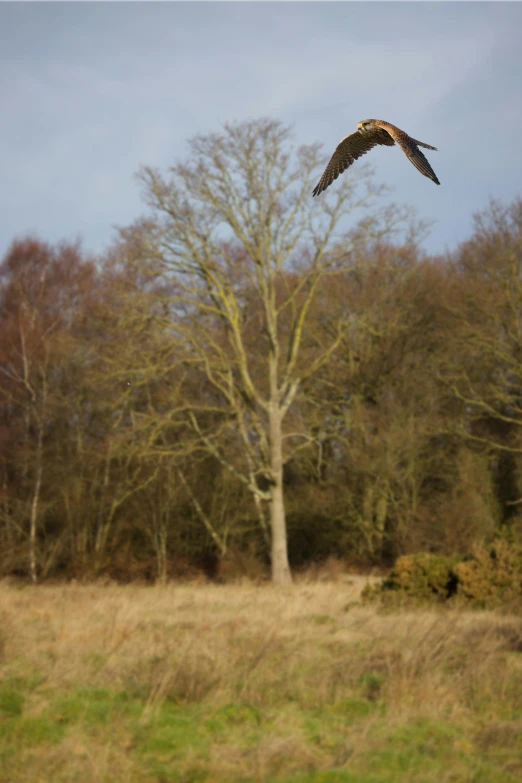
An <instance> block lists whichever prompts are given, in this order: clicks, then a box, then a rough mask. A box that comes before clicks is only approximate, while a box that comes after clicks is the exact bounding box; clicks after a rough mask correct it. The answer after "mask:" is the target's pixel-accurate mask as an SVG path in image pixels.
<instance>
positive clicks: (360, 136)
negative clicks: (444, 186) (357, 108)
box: [313, 120, 440, 196]
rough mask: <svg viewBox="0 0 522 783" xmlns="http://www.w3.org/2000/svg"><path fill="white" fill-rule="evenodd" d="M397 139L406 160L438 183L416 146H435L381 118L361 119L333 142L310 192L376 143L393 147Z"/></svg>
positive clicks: (323, 185)
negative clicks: (324, 166) (327, 160)
mask: <svg viewBox="0 0 522 783" xmlns="http://www.w3.org/2000/svg"><path fill="white" fill-rule="evenodd" d="M395 143H397V144H398V145H399V147H400V148H401V150H402V151H403V152H404V154H405V155H406V157H407V158H408V160H410V161H411V163H413V165H414V166H415V168H416V169H418V170H419V171H420V173H421V174H424V176H425V177H428V178H429V179H431V181H432V182H434V183H435V184H436V185H440V182H439V180H438V179H437V176H436V174H435V172H434V171H433V169H432V168H431V166H430V164H429V163H428V161H427V160H426V158H425V157H424V155H423V154H422V152H421V151H420V149H419V145H420V146H421V147H426V149H428V150H436V149H437V147H432V146H431V144H425V142H423V141H418V139H412V138H411V136H408V134H407V133H405V132H404V131H402V130H401V129H400V128H397V127H396V126H395V125H392V124H391V123H390V122H385V121H384V120H363V121H362V122H359V123H358V125H357V130H356V131H355V133H350V135H349V136H346V137H345V138H344V139H343V140H342V141H341V143H340V144H339V145H338V146H337V149H336V150H335V152H334V154H333V155H332V157H331V158H330V162H329V164H328V166H327V167H326V168H325V170H324V173H323V176H322V177H321V179H320V180H319V182H318V183H317V185H316V186H315V188H314V190H313V195H314V196H318V195H319V193H322V192H323V190H326V188H327V187H329V186H330V185H331V184H332V182H333V181H334V179H337V177H338V176H339V174H342V173H343V171H345V169H347V168H348V166H351V165H352V163H353V162H354V161H355V160H357V158H360V157H361V155H366V153H367V152H369V151H370V150H371V149H372V148H373V147H375V146H377V144H385V145H386V146H387V147H393V145H394V144H395Z"/></svg>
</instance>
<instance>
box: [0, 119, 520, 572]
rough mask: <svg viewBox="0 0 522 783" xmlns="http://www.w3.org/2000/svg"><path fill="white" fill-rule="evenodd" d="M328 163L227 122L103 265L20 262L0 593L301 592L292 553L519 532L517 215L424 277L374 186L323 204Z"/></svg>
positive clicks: (275, 130)
mask: <svg viewBox="0 0 522 783" xmlns="http://www.w3.org/2000/svg"><path fill="white" fill-rule="evenodd" d="M320 162H321V158H320V155H319V151H318V149H317V148H315V147H310V148H306V149H303V148H301V149H299V150H293V149H292V147H291V139H290V136H289V133H288V131H287V129H285V128H283V127H282V126H281V125H279V124H278V123H273V122H267V121H259V122H254V123H247V124H242V125H237V126H227V127H226V128H225V130H224V132H223V133H222V134H221V135H213V136H208V137H198V138H197V139H195V140H193V142H192V148H191V158H190V161H189V162H188V163H184V164H179V165H178V166H177V167H174V168H173V169H172V171H171V172H170V173H169V178H166V177H163V176H162V175H160V174H159V173H158V172H155V171H152V170H149V169H144V170H143V171H142V173H141V180H142V183H143V185H144V189H145V197H146V201H147V203H148V205H149V207H150V212H149V214H148V216H147V217H146V218H144V219H141V220H139V221H137V222H136V223H135V224H134V225H132V226H130V227H129V228H127V229H124V230H122V231H121V232H120V238H119V240H118V242H117V243H116V244H115V246H114V247H113V248H112V249H111V250H110V251H109V252H108V253H107V254H106V255H105V256H104V257H101V258H97V259H95V260H93V259H90V258H88V257H87V256H86V255H85V254H84V253H83V251H82V249H81V247H80V246H78V245H71V244H61V245H57V246H50V245H49V244H47V243H45V242H44V241H42V240H40V239H35V238H30V237H27V238H22V239H17V240H15V241H14V242H13V244H12V246H11V248H10V249H9V251H8V252H7V254H6V256H5V257H4V259H3V261H2V263H1V267H0V334H1V339H0V575H8V574H17V575H20V576H23V577H28V578H31V579H33V580H34V581H36V580H38V581H40V580H45V579H49V578H52V577H53V578H56V577H66V578H72V577H76V578H94V577H99V576H101V575H108V576H110V577H112V578H115V579H122V580H129V579H133V578H140V579H143V578H145V579H166V578H169V577H175V576H180V577H184V576H187V575H191V574H194V573H195V572H197V571H198V569H202V570H205V571H206V572H207V573H208V574H210V575H212V574H214V575H216V574H218V573H219V568H220V567H221V568H223V567H225V565H226V564H227V563H228V564H229V565H228V567H231V568H232V567H234V568H237V569H238V570H241V568H244V569H245V571H246V572H247V573H249V574H250V575H261V574H262V573H265V570H266V568H267V567H268V565H269V564H270V563H271V565H272V577H273V578H274V580H275V581H276V582H280V583H281V582H285V581H288V579H289V570H288V569H287V566H286V563H285V559H287V560H288V561H289V563H290V566H292V567H300V566H306V565H307V564H310V563H311V562H316V561H318V560H320V559H322V558H326V557H328V556H329V555H335V556H338V557H342V558H347V559H348V560H350V561H352V562H353V563H357V564H370V563H371V564H380V565H388V564H389V563H390V562H391V561H392V560H393V559H394V558H395V557H396V556H398V555H399V554H403V553H407V552H413V551H419V550H424V551H429V552H434V553H440V554H449V553H455V552H465V551H467V550H468V549H469V548H470V547H471V545H472V544H473V542H476V541H484V540H487V539H488V537H491V536H492V535H493V534H494V533H495V532H497V531H498V530H499V529H501V528H502V527H506V526H511V527H513V526H514V527H516V526H517V525H518V524H519V523H518V519H519V516H518V515H519V512H520V511H521V510H522V462H521V453H522V438H521V428H520V425H521V424H522V200H517V201H515V202H514V203H513V204H511V205H509V206H501V205H498V204H495V203H492V204H490V206H489V207H488V208H487V209H486V210H485V211H484V213H482V214H481V215H479V216H477V217H476V218H475V225H474V230H473V234H472V236H471V238H470V239H469V240H468V241H467V242H465V243H464V244H462V245H461V246H460V247H458V248H457V249H456V250H454V251H453V252H452V253H450V254H449V255H448V256H447V257H444V258H427V257H426V256H425V254H424V253H423V252H422V250H421V249H420V244H419V241H418V239H417V234H416V231H415V224H414V223H412V221H411V219H410V217H409V216H408V215H407V214H404V213H403V212H401V211H400V210H395V209H390V208H389V207H388V208H384V207H379V206H378V202H376V200H375V194H376V192H377V189H376V188H375V186H374V185H373V182H372V180H371V177H370V175H369V174H368V173H367V172H365V171H364V170H363V169H362V168H361V167H360V168H359V169H358V171H357V177H356V178H355V179H349V178H348V177H347V176H346V175H345V176H346V179H345V181H344V182H343V181H342V178H341V179H340V180H339V181H338V183H336V186H335V189H334V188H332V189H331V190H332V191H333V192H332V194H331V195H329V196H328V199H329V200H328V199H326V198H325V199H323V201H322V202H320V201H319V199H314V200H312V199H311V198H310V192H311V188H310V183H312V182H313V177H314V175H315V173H316V171H317V166H318V165H319V163H320ZM356 183H358V184H356ZM323 195H324V194H323ZM347 218H350V220H349V221H347ZM347 226H348V228H347ZM399 230H400V233H397V231H399ZM286 546H287V549H286ZM224 564H225V565H224Z"/></svg>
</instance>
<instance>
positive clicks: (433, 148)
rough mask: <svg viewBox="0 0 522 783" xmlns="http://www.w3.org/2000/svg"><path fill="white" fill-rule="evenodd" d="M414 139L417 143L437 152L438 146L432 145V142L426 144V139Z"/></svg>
mask: <svg viewBox="0 0 522 783" xmlns="http://www.w3.org/2000/svg"><path fill="white" fill-rule="evenodd" d="M413 141H414V142H415V144H418V145H419V147H426V149H427V150H435V152H436V151H437V147H432V146H431V144H426V142H424V141H419V140H418V139H413Z"/></svg>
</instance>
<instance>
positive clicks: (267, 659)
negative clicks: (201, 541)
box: [0, 578, 522, 783]
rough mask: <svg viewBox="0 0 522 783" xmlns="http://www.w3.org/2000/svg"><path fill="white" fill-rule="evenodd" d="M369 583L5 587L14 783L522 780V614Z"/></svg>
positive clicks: (4, 744)
mask: <svg viewBox="0 0 522 783" xmlns="http://www.w3.org/2000/svg"><path fill="white" fill-rule="evenodd" d="M364 583H365V580H361V579H356V578H354V579H353V580H345V581H342V580H340V581H336V582H330V583H321V582H316V583H305V582H302V583H300V584H297V585H295V586H294V587H293V588H291V589H287V590H274V589H272V588H271V587H269V586H253V585H252V586H251V585H236V586H233V585H223V586H217V585H216V586H210V585H199V586H198V585H194V586H178V585H169V586H166V587H138V586H126V587H120V586H114V585H109V586H101V585H100V586H82V585H64V586H42V587H17V586H15V585H9V584H3V585H0V781H1V782H2V783H22V781H23V783H39V782H40V781H41V782H42V783H44V782H47V781H49V783H50V782H51V781H52V783H60V782H62V781H63V782H64V781H71V783H72V781H78V783H86V782H87V781H89V783H102V782H103V781H107V782H110V783H123V781H125V783H138V781H139V783H156V782H157V783H159V782H160V781H161V782H163V781H176V782H179V783H192V782H193V783H196V782H198V783H199V782H200V781H209V783H210V781H212V782H216V783H220V782H223V783H225V782H226V783H228V782H229V781H230V783H239V781H242V782H244V783H246V782H247V781H266V782H267V783H268V782H269V781H288V782H289V783H290V781H291V783H309V782H311V781H316V782H317V783H321V782H322V783H334V782H336V781H339V783H343V782H346V783H397V782H400V783H411V782H412V781H416V782H417V781H418V782H419V783H420V782H421V781H422V783H450V781H453V782H454V783H466V782H467V781H469V783H471V781H473V782H474V783H493V781H495V782H498V783H514V781H521V780H522V618H521V617H517V616H509V615H502V614H499V613H498V614H497V613H493V612H464V611H456V610H452V611H446V610H429V611H428V610H416V611H404V610H402V611H398V610H396V611H394V612H392V611H389V612H380V611H378V610H377V609H376V608H374V607H367V606H362V605H360V604H359V603H358V598H359V595H360V590H361V587H362V586H363V585H364Z"/></svg>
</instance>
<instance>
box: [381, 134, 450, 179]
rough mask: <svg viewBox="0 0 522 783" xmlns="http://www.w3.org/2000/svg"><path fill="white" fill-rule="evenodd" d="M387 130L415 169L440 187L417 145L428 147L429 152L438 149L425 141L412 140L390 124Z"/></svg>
mask: <svg viewBox="0 0 522 783" xmlns="http://www.w3.org/2000/svg"><path fill="white" fill-rule="evenodd" d="M386 130H387V132H388V133H389V134H390V136H391V137H392V138H393V139H394V140H395V141H396V142H397V144H398V145H399V147H400V148H401V150H402V151H403V152H404V154H405V155H406V157H407V158H408V160H409V161H411V163H413V165H414V166H415V168H416V169H417V170H418V171H420V173H421V174H424V176H425V177H428V179H431V180H432V182H435V184H436V185H440V182H439V180H438V179H437V175H436V174H435V172H434V171H433V169H432V168H431V166H430V164H429V163H428V161H427V159H426V158H425V157H424V155H423V154H422V152H421V151H420V149H419V148H418V146H417V145H418V144H420V145H421V147H426V149H428V150H436V149H437V147H432V146H431V144H426V143H425V142H424V141H417V139H412V138H411V136H408V134H407V133H405V132H404V131H401V130H400V129H399V128H396V127H395V126H394V125H390V124H389V123H386Z"/></svg>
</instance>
